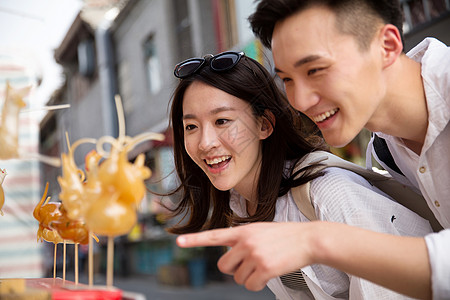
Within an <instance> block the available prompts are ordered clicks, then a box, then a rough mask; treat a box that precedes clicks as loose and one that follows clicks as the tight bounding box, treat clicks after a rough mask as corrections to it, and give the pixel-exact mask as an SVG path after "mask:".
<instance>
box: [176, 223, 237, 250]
mask: <svg viewBox="0 0 450 300" xmlns="http://www.w3.org/2000/svg"><path fill="white" fill-rule="evenodd" d="M236 234H237V233H236V232H235V231H234V230H233V228H224V229H212V230H207V231H203V232H198V233H188V234H183V235H180V236H178V237H177V245H178V246H180V247H182V248H189V247H203V246H230V247H231V246H233V245H234V244H235V241H236Z"/></svg>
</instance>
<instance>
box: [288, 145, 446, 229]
mask: <svg viewBox="0 0 450 300" xmlns="http://www.w3.org/2000/svg"><path fill="white" fill-rule="evenodd" d="M318 162H319V163H320V164H322V165H323V168H322V170H323V169H324V168H327V167H338V168H342V169H346V170H349V171H352V172H354V173H356V174H358V175H360V176H362V177H364V178H365V179H366V180H367V181H368V182H369V183H370V184H372V185H373V186H375V187H377V188H378V189H380V190H381V191H383V192H384V193H386V194H387V195H389V196H391V197H392V198H393V199H395V200H396V201H397V202H398V203H400V204H402V205H403V206H405V207H406V208H408V209H410V210H412V211H413V212H415V213H416V214H418V215H419V216H421V217H422V218H424V219H426V220H428V221H429V222H430V225H431V227H432V228H433V230H434V231H435V232H438V231H440V230H442V225H440V223H439V222H438V221H437V219H436V217H435V216H434V214H433V212H432V211H431V210H430V208H429V207H428V204H427V203H426V200H425V199H424V198H423V196H422V195H419V194H417V193H416V192H414V191H413V190H411V189H410V188H408V187H407V186H405V185H403V184H401V183H399V182H398V181H396V180H395V179H393V178H392V177H391V176H386V175H382V174H379V173H376V172H374V171H372V170H368V169H366V168H363V167H361V166H359V165H357V164H354V163H352V162H349V161H346V160H345V159H342V158H340V157H338V156H336V155H333V154H332V153H329V152H325V151H315V152H312V153H311V154H309V155H308V156H307V157H306V158H305V159H304V160H302V161H301V162H300V163H299V164H298V165H297V166H296V167H295V171H296V170H297V169H299V168H301V167H303V166H305V165H308V164H312V163H318ZM319 170H320V169H319ZM291 193H292V197H293V198H294V201H295V203H296V204H297V207H298V209H299V210H300V211H301V212H302V213H303V214H304V215H305V216H306V217H307V218H308V219H309V220H310V221H313V220H317V217H316V215H315V210H314V205H313V203H312V201H311V195H310V184H309V182H308V183H307V184H303V185H300V186H298V187H294V188H292V189H291ZM311 211H312V213H313V214H312V213H311ZM313 217H314V218H313Z"/></svg>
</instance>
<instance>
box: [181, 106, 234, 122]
mask: <svg viewBox="0 0 450 300" xmlns="http://www.w3.org/2000/svg"><path fill="white" fill-rule="evenodd" d="M235 110H236V109H235V108H234V107H230V106H221V107H217V108H215V109H213V110H211V111H210V112H209V114H210V115H215V114H218V113H220V112H222V111H235ZM195 118H196V116H195V115H194V114H186V115H183V120H186V119H195Z"/></svg>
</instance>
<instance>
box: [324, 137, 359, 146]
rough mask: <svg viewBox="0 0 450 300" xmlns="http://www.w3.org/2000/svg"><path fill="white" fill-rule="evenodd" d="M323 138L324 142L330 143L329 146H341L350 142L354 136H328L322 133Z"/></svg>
mask: <svg viewBox="0 0 450 300" xmlns="http://www.w3.org/2000/svg"><path fill="white" fill-rule="evenodd" d="M323 137H324V139H325V142H326V143H327V144H328V145H330V146H331V147H334V148H342V147H345V146H347V145H348V144H350V142H351V141H352V140H353V139H354V138H355V137H347V136H346V137H343V136H339V137H337V136H335V135H333V136H328V135H324V136H323Z"/></svg>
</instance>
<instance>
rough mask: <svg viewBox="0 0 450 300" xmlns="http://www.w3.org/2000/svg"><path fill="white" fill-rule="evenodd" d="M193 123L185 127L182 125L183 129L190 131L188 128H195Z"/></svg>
mask: <svg viewBox="0 0 450 300" xmlns="http://www.w3.org/2000/svg"><path fill="white" fill-rule="evenodd" d="M195 127H196V126H195V125H192V124H189V125H186V126H185V127H184V129H185V130H186V131H190V130H193V129H195Z"/></svg>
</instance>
